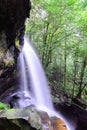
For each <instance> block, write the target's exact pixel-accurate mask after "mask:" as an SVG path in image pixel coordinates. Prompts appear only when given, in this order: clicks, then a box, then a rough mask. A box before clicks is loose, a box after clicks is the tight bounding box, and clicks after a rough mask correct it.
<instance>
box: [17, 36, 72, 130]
mask: <svg viewBox="0 0 87 130" xmlns="http://www.w3.org/2000/svg"><path fill="white" fill-rule="evenodd" d="M18 69H19V73H20V92H19V93H20V95H21V98H20V100H19V102H18V105H19V107H20V108H23V107H27V106H30V105H33V106H35V107H36V109H38V110H42V111H45V112H47V113H48V115H49V116H57V117H59V118H61V119H63V120H64V121H65V123H66V126H67V128H68V130H74V129H73V128H71V126H70V125H69V124H68V123H67V121H66V120H65V119H64V118H63V116H62V115H60V113H58V112H56V111H55V110H54V107H53V103H52V100H51V94H50V89H49V87H48V83H47V79H46V76H45V73H44V70H43V67H42V65H41V63H40V60H39V58H38V56H37V54H36V51H35V49H34V48H33V46H32V44H31V43H30V42H29V41H28V40H27V39H26V38H25V40H24V46H23V48H22V51H21V53H20V55H19V57H18Z"/></svg>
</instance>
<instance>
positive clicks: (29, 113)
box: [0, 107, 67, 130]
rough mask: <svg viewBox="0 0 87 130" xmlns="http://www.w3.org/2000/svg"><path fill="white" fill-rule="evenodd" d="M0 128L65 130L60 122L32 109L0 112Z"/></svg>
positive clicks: (13, 129)
mask: <svg viewBox="0 0 87 130" xmlns="http://www.w3.org/2000/svg"><path fill="white" fill-rule="evenodd" d="M4 123H5V124H6V126H4ZM1 127H2V130H6V129H8V130H11V129H12V130H67V128H66V126H65V124H64V122H63V121H62V120H60V119H58V118H57V117H49V116H48V114H47V113H46V112H43V111H37V110H36V109H35V108H34V107H28V108H23V109H7V110H4V111H2V112H0V128H1Z"/></svg>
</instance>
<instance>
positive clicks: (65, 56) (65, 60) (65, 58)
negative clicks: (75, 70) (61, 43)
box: [64, 33, 67, 88]
mask: <svg viewBox="0 0 87 130" xmlns="http://www.w3.org/2000/svg"><path fill="white" fill-rule="evenodd" d="M66 46H67V44H66V33H65V50H64V88H66V71H67V70H66V67H67V65H66V64H67V63H66V62H67V54H66Z"/></svg>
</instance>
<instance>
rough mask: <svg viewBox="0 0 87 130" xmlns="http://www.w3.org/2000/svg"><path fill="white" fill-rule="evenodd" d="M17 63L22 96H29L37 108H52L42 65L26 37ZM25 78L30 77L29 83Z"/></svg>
mask: <svg viewBox="0 0 87 130" xmlns="http://www.w3.org/2000/svg"><path fill="white" fill-rule="evenodd" d="M18 63H20V75H21V79H20V80H21V84H20V86H21V88H20V89H21V92H23V93H24V94H25V95H24V96H27V97H31V99H33V101H34V102H33V105H34V106H35V107H36V108H37V109H49V110H54V108H53V104H52V101H51V96H50V90H49V88H48V84H47V80H46V77H45V74H44V71H43V68H42V65H41V63H40V60H39V58H38V56H37V54H36V52H35V50H34V48H33V47H32V45H31V44H30V43H29V42H27V40H26V39H25V43H24V46H23V49H22V52H21V53H20V56H19V61H18ZM27 79H30V83H29V84H28V82H27ZM29 85H30V86H31V90H30V91H29ZM27 105H29V104H27Z"/></svg>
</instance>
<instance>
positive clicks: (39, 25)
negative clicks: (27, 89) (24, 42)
mask: <svg viewBox="0 0 87 130" xmlns="http://www.w3.org/2000/svg"><path fill="white" fill-rule="evenodd" d="M32 5H33V8H32V11H31V17H30V20H29V21H27V22H26V34H27V36H28V37H29V38H30V40H31V41H32V43H33V44H34V45H35V47H36V48H37V51H38V53H39V56H40V59H41V61H42V64H43V66H44V69H45V71H46V74H47V77H48V79H49V82H51V83H50V84H51V85H52V86H53V87H54V85H55V84H56V85H55V86H57V87H58V88H59V89H61V88H62V89H61V90H64V91H67V93H68V95H73V96H77V94H78V92H79V91H80V87H81V88H83V87H84V85H86V86H87V84H86V83H85V82H84V79H85V81H87V76H86V75H87V73H86V71H87V63H86V62H85V61H86V55H87V49H86V48H87V6H86V5H87V1H86V0H66V1H65V0H47V1H46V0H43V1H42V0H39V1H37V0H35V1H34V0H32ZM73 87H74V93H73V94H72V89H73ZM85 91H86V87H84V89H83V90H82V93H81V96H82V98H83V99H85V97H86V94H85V95H84V96H83V93H85ZM57 92H58V91H57ZM57 92H56V93H57Z"/></svg>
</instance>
